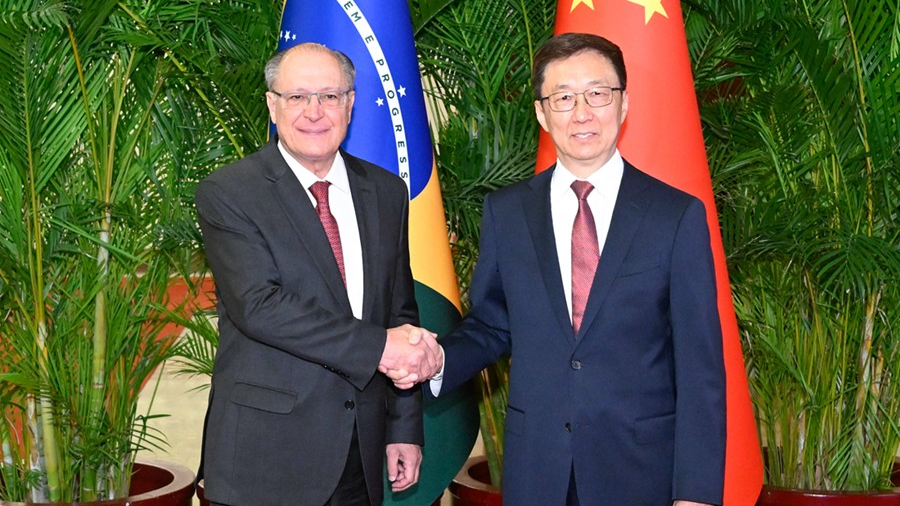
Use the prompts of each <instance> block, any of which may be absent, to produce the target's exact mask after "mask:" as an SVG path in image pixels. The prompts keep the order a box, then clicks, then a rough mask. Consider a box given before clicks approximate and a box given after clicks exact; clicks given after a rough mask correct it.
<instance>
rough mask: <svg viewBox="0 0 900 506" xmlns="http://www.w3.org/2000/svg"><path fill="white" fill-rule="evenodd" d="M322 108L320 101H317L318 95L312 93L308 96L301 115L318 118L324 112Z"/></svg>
mask: <svg viewBox="0 0 900 506" xmlns="http://www.w3.org/2000/svg"><path fill="white" fill-rule="evenodd" d="M323 110H324V108H323V107H322V103H321V102H319V96H318V95H312V96H311V97H309V103H308V104H306V107H305V108H304V109H303V115H304V116H306V117H307V118H309V119H318V118H321V117H322V115H323V114H324V113H323Z"/></svg>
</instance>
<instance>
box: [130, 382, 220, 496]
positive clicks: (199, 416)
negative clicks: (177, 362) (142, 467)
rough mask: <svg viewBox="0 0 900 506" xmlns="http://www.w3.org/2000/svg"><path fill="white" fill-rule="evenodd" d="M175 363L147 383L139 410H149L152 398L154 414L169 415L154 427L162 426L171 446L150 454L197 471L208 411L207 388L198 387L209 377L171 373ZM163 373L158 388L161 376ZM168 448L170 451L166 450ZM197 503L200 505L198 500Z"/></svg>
mask: <svg viewBox="0 0 900 506" xmlns="http://www.w3.org/2000/svg"><path fill="white" fill-rule="evenodd" d="M171 369H172V367H171V366H169V367H167V368H163V370H161V371H157V373H156V375H154V377H153V379H151V381H150V382H148V383H147V385H146V387H145V388H144V391H143V393H142V394H141V403H140V406H139V408H138V413H147V407H148V406H150V404H151V399H153V401H152V404H153V405H152V413H154V414H166V415H168V416H166V417H165V418H158V419H156V420H154V421H153V422H152V424H153V425H152V426H153V427H155V428H157V429H159V430H160V431H161V432H162V434H164V435H165V437H166V440H167V441H168V448H165V449H163V451H156V452H153V453H152V454H150V455H147V454H145V455H146V456H148V457H151V458H158V459H162V460H168V461H170V462H176V463H178V464H181V465H183V466H185V467H187V468H188V469H190V470H191V471H193V472H197V465H198V464H199V463H200V440H201V436H202V433H203V417H204V415H205V414H206V398H207V392H208V391H207V390H206V389H203V390H197V388H199V387H202V386H204V385H206V384H207V383H208V380H206V379H205V378H199V377H198V378H188V377H187V376H183V375H175V374H174V373H172V372H170V371H171ZM160 374H161V375H162V376H161V378H160V381H159V385H158V387H157V388H156V395H155V399H154V395H153V393H154V387H155V386H156V379H157V377H159V376H160ZM166 450H167V451H166ZM194 504H197V501H196V499H195V501H194Z"/></svg>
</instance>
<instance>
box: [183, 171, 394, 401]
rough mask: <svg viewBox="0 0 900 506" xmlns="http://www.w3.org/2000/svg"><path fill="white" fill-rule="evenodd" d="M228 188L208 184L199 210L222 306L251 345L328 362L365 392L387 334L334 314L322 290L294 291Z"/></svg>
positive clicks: (199, 200)
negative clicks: (286, 284)
mask: <svg viewBox="0 0 900 506" xmlns="http://www.w3.org/2000/svg"><path fill="white" fill-rule="evenodd" d="M228 192H229V190H228V189H226V188H224V187H223V186H221V185H219V184H217V183H215V182H212V181H209V180H205V181H203V182H201V183H200V185H199V187H198V189H197V196H196V206H197V211H198V214H199V218H200V228H201V230H202V233H203V242H204V247H205V251H206V255H207V259H208V261H209V264H210V267H211V269H212V272H213V275H214V276H215V280H216V293H217V294H218V296H219V298H220V301H219V303H220V304H222V305H224V307H225V309H226V311H227V313H228V316H229V319H230V321H231V322H232V323H233V324H234V325H235V327H237V328H238V329H239V330H240V331H241V333H243V334H244V335H245V336H247V337H248V338H250V339H253V340H256V341H259V342H261V343H264V344H266V345H269V346H272V347H274V348H277V349H280V350H282V351H284V352H287V353H290V354H292V355H294V356H296V357H298V358H301V359H303V360H306V361H309V362H313V363H317V364H321V365H322V366H324V367H326V368H328V369H329V370H332V371H333V372H336V373H338V374H340V375H341V376H343V377H345V378H346V379H347V380H348V381H349V382H350V383H351V384H353V385H354V386H355V387H356V388H358V389H360V390H361V389H362V388H364V387H365V385H366V384H368V382H369V381H370V380H371V379H372V377H373V376H374V374H375V372H376V368H377V365H378V362H379V361H380V359H381V354H382V352H383V350H384V346H385V340H386V334H385V329H384V328H381V327H379V326H377V325H373V324H370V323H366V322H363V321H360V320H357V319H355V318H353V317H352V316H347V315H342V314H337V313H335V312H332V311H329V310H327V309H325V308H323V306H322V305H321V304H320V303H319V301H318V298H319V297H320V294H319V293H318V292H319V290H313V289H307V290H303V289H302V288H301V289H297V290H288V289H285V287H284V286H282V283H281V275H280V273H279V270H278V267H277V265H276V264H275V260H274V258H273V255H272V253H271V252H270V250H269V246H268V244H267V242H266V240H265V238H264V237H263V236H262V234H261V232H260V231H259V229H258V228H257V227H256V225H255V224H254V223H253V220H252V219H251V218H250V217H249V216H248V215H247V213H246V212H244V211H243V210H242V209H240V208H239V207H237V206H236V205H234V204H232V203H233V202H240V201H241V200H240V199H237V198H234V197H233V196H229V193H228Z"/></svg>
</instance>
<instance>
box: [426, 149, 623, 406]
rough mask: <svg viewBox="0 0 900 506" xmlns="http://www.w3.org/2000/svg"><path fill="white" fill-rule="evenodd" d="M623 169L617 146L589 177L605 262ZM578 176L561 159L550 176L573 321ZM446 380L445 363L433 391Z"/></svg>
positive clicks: (559, 251)
mask: <svg viewBox="0 0 900 506" xmlns="http://www.w3.org/2000/svg"><path fill="white" fill-rule="evenodd" d="M624 171H625V162H624V161H623V160H622V155H621V154H619V150H618V149H617V150H616V151H615V153H613V155H612V157H611V158H610V159H609V160H607V162H606V163H605V164H603V165H601V166H600V168H599V169H597V170H596V171H594V172H593V173H592V174H591V175H590V176H588V177H587V179H586V181H588V182H589V183H591V184H592V185H594V190H593V191H591V193H589V194H588V197H587V200H588V204H589V205H590V206H591V214H593V215H594V225H595V226H596V227H597V242H598V243H599V244H598V246H599V250H598V251H600V262H603V246H604V245H605V244H606V236H607V235H608V234H609V224H610V223H611V222H612V214H613V209H615V207H616V198H617V197H618V195H619V186H620V185H621V184H622V174H623V173H624ZM576 179H578V178H577V177H575V175H574V174H572V173H571V172H569V169H567V168H566V167H565V166H564V165H563V164H562V162H561V161H559V160H556V168H555V169H554V170H553V175H552V176H550V217H551V219H552V220H553V235H554V237H555V238H556V256H557V258H558V259H559V272H560V276H561V278H562V282H563V292H564V294H565V297H566V307H567V308H568V310H569V321H570V322H571V321H572V226H573V225H574V224H575V215H576V214H577V213H578V197H577V196H575V190H573V189H572V182H574V181H575V180H576ZM443 381H444V366H443V365H442V366H441V370H440V371H438V373H437V374H436V375H435V376H434V378H432V379H431V381H430V382H429V387H430V388H431V393H432V394H433V395H434V396H435V397H437V396H438V395H439V394H440V392H441V385H442V384H443Z"/></svg>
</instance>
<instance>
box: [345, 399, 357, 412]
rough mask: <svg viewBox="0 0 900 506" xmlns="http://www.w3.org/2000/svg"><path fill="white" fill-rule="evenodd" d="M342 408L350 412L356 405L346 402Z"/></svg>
mask: <svg viewBox="0 0 900 506" xmlns="http://www.w3.org/2000/svg"><path fill="white" fill-rule="evenodd" d="M344 407H345V408H347V410H351V409H353V408H355V407H356V404H354V403H353V401H347V402H345V403H344Z"/></svg>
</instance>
